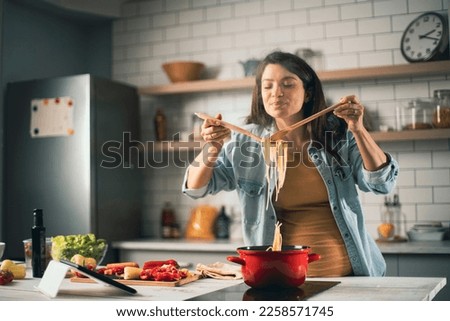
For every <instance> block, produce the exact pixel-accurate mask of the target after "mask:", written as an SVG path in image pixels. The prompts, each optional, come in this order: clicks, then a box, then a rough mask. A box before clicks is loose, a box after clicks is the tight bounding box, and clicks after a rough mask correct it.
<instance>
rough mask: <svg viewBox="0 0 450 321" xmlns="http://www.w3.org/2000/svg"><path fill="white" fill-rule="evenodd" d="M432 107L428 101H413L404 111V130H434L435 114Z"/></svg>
mask: <svg viewBox="0 0 450 321" xmlns="http://www.w3.org/2000/svg"><path fill="white" fill-rule="evenodd" d="M431 107H432V105H431V104H430V103H429V102H427V101H422V100H419V99H416V100H412V101H410V102H409V103H408V106H407V107H404V108H403V110H402V116H401V118H402V123H403V126H402V128H403V129H404V130H410V129H414V130H415V129H429V128H433V126H432V124H431V118H432V114H433V109H432V108H431Z"/></svg>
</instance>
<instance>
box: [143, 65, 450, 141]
mask: <svg viewBox="0 0 450 321" xmlns="http://www.w3.org/2000/svg"><path fill="white" fill-rule="evenodd" d="M449 73H450V61H436V62H424V63H415V64H403V65H393V66H381V67H368V68H357V69H342V70H332V71H318V72H317V74H318V76H319V78H320V79H321V80H322V82H323V83H324V84H326V83H334V82H342V81H360V80H374V79H395V78H412V77H418V76H430V75H444V74H449ZM254 81H255V79H254V77H246V78H240V79H228V80H219V79H207V80H198V81H191V82H181V83H171V84H167V85H158V86H148V87H140V88H139V94H140V95H143V96H164V95H177V94H178V95H179V94H188V93H206V92H213V91H236V90H247V91H248V92H249V93H250V92H251V89H252V87H253V85H254ZM371 134H372V137H373V138H374V139H375V140H376V141H378V142H388V141H405V140H430V139H431V140H434V139H449V138H450V128H444V129H423V130H415V131H400V132H372V133H371ZM191 145H192V146H190V145H189V144H186V146H187V148H188V149H191V150H192V149H195V146H194V145H196V144H195V143H192V144H191ZM174 146H175V145H174ZM160 147H162V149H167V148H164V147H163V146H160ZM169 149H170V148H169Z"/></svg>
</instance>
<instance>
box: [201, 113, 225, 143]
mask: <svg viewBox="0 0 450 321" xmlns="http://www.w3.org/2000/svg"><path fill="white" fill-rule="evenodd" d="M215 118H216V119H217V120H212V119H206V120H205V121H204V122H203V124H202V127H201V133H200V135H201V136H202V137H203V140H204V141H205V142H207V143H213V142H214V143H219V144H220V145H223V143H224V140H225V139H226V138H227V137H228V136H230V133H231V131H230V130H229V129H228V128H225V127H223V126H221V125H220V121H219V120H221V119H222V115H221V114H217V115H216V117H215Z"/></svg>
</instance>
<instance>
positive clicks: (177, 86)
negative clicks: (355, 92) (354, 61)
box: [138, 60, 450, 96]
mask: <svg viewBox="0 0 450 321" xmlns="http://www.w3.org/2000/svg"><path fill="white" fill-rule="evenodd" d="M444 73H450V61H447V60H446V61H434V62H423V63H414V64H403V65H393V66H380V67H367V68H356V69H341V70H332V71H318V72H317V74H318V76H319V78H320V79H321V80H322V82H324V83H327V82H338V81H354V80H368V79H388V78H402V77H415V76H429V75H433V74H444ZM254 82H255V79H254V77H246V78H240V79H229V80H218V79H207V80H197V81H190V82H180V83H171V84H167V85H158V86H148V87H140V88H139V89H138V91H139V94H140V95H147V96H152V95H153V96H154V95H170V94H186V93H200V92H211V91H224V90H244V89H251V88H253V85H254Z"/></svg>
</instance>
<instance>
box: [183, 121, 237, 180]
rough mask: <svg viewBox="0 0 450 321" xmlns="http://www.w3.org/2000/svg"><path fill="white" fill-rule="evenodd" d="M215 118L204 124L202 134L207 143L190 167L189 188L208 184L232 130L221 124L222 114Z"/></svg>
mask: <svg viewBox="0 0 450 321" xmlns="http://www.w3.org/2000/svg"><path fill="white" fill-rule="evenodd" d="M215 118H216V120H212V119H206V120H205V121H204V122H203V124H202V127H201V132H200V135H201V136H202V137H203V140H204V141H205V142H206V143H207V144H206V146H205V147H204V148H203V150H202V151H201V152H200V153H199V154H198V155H197V157H196V158H195V161H194V162H193V163H191V165H190V167H189V172H188V179H187V185H186V187H187V188H200V187H202V186H205V185H206V184H208V182H209V180H210V179H211V177H212V172H213V168H214V165H215V163H216V160H217V157H218V156H219V152H220V151H221V149H222V146H223V143H224V141H225V139H226V138H227V137H228V136H230V133H231V131H230V130H229V129H228V128H225V127H223V126H221V125H220V121H219V120H221V119H222V115H221V114H217V115H216V117H215Z"/></svg>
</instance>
